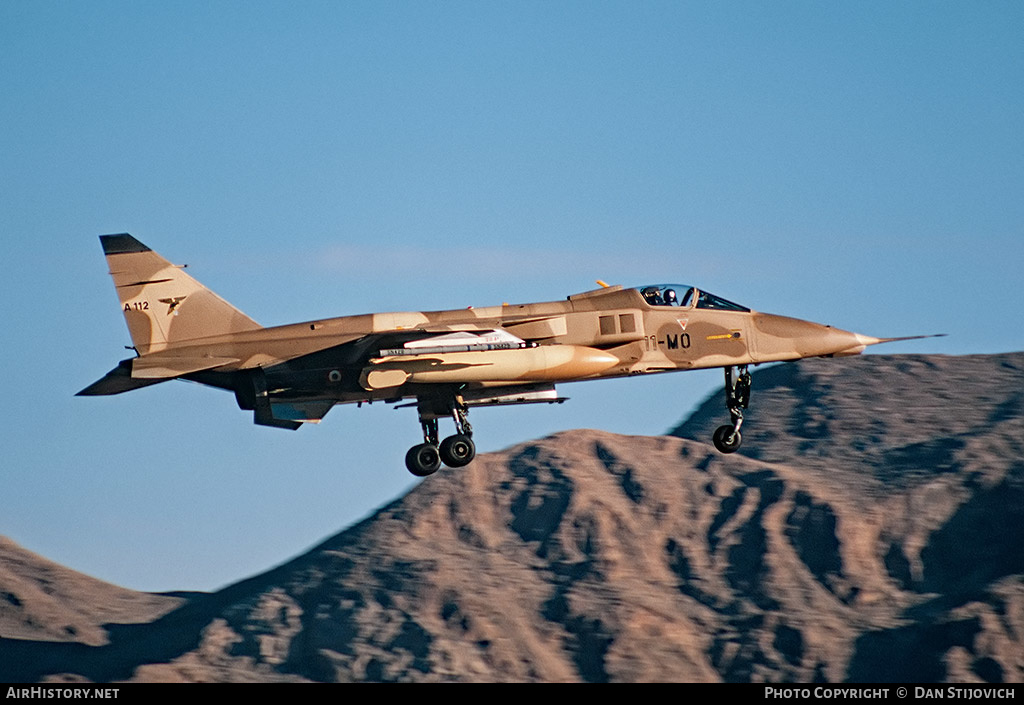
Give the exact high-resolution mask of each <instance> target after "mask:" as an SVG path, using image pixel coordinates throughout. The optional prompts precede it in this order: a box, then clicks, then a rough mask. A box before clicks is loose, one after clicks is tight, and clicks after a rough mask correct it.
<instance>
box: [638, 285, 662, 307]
mask: <svg viewBox="0 0 1024 705" xmlns="http://www.w3.org/2000/svg"><path fill="white" fill-rule="evenodd" d="M640 293H642V294H643V297H644V301H646V302H647V303H649V304H650V305H651V306H661V305H662V303H661V294H659V293H658V288H657V287H655V286H651V287H648V288H646V289H644V290H643V291H642V292H640Z"/></svg>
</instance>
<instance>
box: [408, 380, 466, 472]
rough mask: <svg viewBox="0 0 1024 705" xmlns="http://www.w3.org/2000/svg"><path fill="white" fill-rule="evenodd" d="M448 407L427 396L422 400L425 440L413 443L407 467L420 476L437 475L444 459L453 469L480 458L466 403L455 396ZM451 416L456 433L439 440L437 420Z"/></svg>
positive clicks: (421, 411) (421, 417)
mask: <svg viewBox="0 0 1024 705" xmlns="http://www.w3.org/2000/svg"><path fill="white" fill-rule="evenodd" d="M445 406H447V408H446V409H444V408H438V406H437V404H436V403H433V404H432V403H430V402H429V401H427V400H423V399H421V400H420V401H419V403H418V408H419V413H420V426H422V427H423V443H421V444H419V445H415V446H413V447H412V448H410V449H409V452H408V453H406V454H405V467H406V468H408V470H409V472H411V473H412V474H413V475H416V476H417V477H426V476H427V475H433V474H434V473H435V472H437V471H438V470H439V469H440V468H441V463H442V462H443V463H444V464H445V465H447V466H448V467H450V468H461V467H463V466H465V465H469V463H471V462H472V461H473V458H475V457H476V444H474V443H473V427H472V426H471V425H470V424H469V417H468V414H467V412H466V407H465V405H464V404H462V403H460V401H459V399H452V400H451V401H450V402H449V403H447V404H446V405H445ZM449 415H450V416H451V417H452V419H453V420H454V421H455V435H453V436H448V437H447V438H445V439H444V440H443V441H441V442H440V443H438V428H437V420H438V418H440V417H441V416H449Z"/></svg>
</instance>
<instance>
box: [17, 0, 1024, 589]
mask: <svg viewBox="0 0 1024 705" xmlns="http://www.w3.org/2000/svg"><path fill="white" fill-rule="evenodd" d="M1022 35H1024V6H1022V5H1021V4H1020V3H1016V2H986V3H944V2H902V3H889V2H855V3H843V4H838V3H820V2H770V3H769V2H763V3H747V2H737V3H729V2H721V3H718V2H714V3H713V2H704V3H696V2H695V3H689V2H464V3H463V2H445V3H436V2H340V1H338V2H303V3H284V2H280V3H268V2H202V3H198V2H195V3H192V2H176V3H157V2H97V1H90V2H88V3H79V2H44V1H40V2H27V1H12V0H3V1H2V2H0V95H2V96H3V99H2V100H0V233H2V239H0V243H2V248H3V249H2V254H3V258H2V265H0V266H2V267H3V277H2V284H0V287H2V290H0V320H2V322H3V326H4V337H3V343H4V344H3V346H2V348H0V355H2V357H0V360H2V362H3V367H4V370H5V371H6V385H5V386H6V394H5V396H6V403H5V404H4V405H3V411H2V412H0V413H2V414H3V423H2V424H0V429H2V430H0V439H2V440H3V444H4V447H5V453H4V461H3V466H4V491H3V492H2V493H0V533H3V534H6V535H8V536H10V537H12V538H13V539H15V540H16V541H18V542H20V543H22V544H23V545H25V546H26V547H28V548H29V549H31V550H34V551H36V552H39V553H41V554H43V555H46V556H47V557H50V558H52V559H54V560H57V561H60V562H62V563H65V564H66V565H69V566H71V567H74V568H77V569H79V570H82V571H84V572H87V573H90V574H92V575H95V576H97V577H100V578H103V579H105V580H109V581H111V582H115V583H118V584H121V585H125V586H127V587H133V588H137V589H144V590H171V589H213V588H216V587H219V586H222V585H224V584H226V583H229V582H232V581H234V580H236V579H239V578H242V577H245V576H248V575H251V574H253V573H255V572H258V571H260V570H263V569H265V568H268V567H270V566H271V565H274V564H276V563H279V562H281V561H283V560H285V559H287V558H288V557H290V556H292V555H294V554H296V553H298V552H300V551H301V550H303V549H305V548H306V547H308V546H310V545H312V544H314V543H316V542H317V541H318V540H319V539H321V538H323V537H325V536H327V535H329V534H331V533H334V532H336V531H338V530H339V529H341V528H343V527H344V526H346V525H348V524H350V523H352V522H353V521H355V520H357V519H359V518H361V517H363V516H366V515H367V514H369V513H371V512H372V511H373V510H374V509H375V508H377V507H379V506H380V505H382V504H384V503H385V502H387V501H388V500H390V499H392V498H394V497H396V496H398V495H399V494H401V493H402V492H404V491H406V490H407V489H408V488H410V487H412V486H413V485H414V484H415V483H414V480H413V478H412V477H411V476H410V475H408V474H407V472H406V471H405V469H404V466H403V461H402V458H403V456H404V453H405V450H406V449H407V448H408V447H409V446H410V445H412V444H413V443H415V442H417V440H418V435H419V431H418V426H417V423H416V419H415V413H414V412H413V411H410V410H399V411H395V410H393V409H391V408H390V407H383V406H380V405H373V406H372V407H369V408H366V407H364V408H363V409H356V408H355V407H338V408H336V409H334V410H333V411H332V412H331V413H330V414H328V416H327V417H326V419H325V420H324V423H323V424H321V425H320V426H318V427H309V426H306V427H303V428H302V429H300V430H299V431H297V432H294V433H291V432H285V431H279V430H277V429H267V428H261V427H256V426H254V425H253V424H252V420H251V414H248V413H245V412H242V411H240V410H238V409H237V408H236V407H235V404H234V400H233V398H232V397H231V396H230V395H228V394H224V393H220V392H218V391H216V390H211V389H206V388H202V387H200V386H198V385H193V384H188V383H169V384H164V385H158V386H155V387H151V388H147V389H143V390H140V391H137V392H134V393H131V394H126V395H121V396H116V397H106V398H76V397H74V396H73V395H74V393H75V392H77V391H78V390H79V389H81V388H82V387H84V386H86V385H87V384H89V383H91V382H92V381H94V380H95V379H97V378H99V377H100V376H102V375H103V374H104V373H105V372H106V371H107V370H109V369H110V368H112V367H113V366H114V365H115V364H116V362H117V361H118V360H120V359H122V358H123V357H126V352H125V351H124V349H123V346H124V345H125V344H127V343H128V342H129V338H128V335H127V330H126V329H125V326H124V322H123V319H122V318H121V316H120V314H119V312H118V307H117V299H116V296H115V294H114V291H113V286H112V284H111V282H110V279H109V277H108V276H107V269H106V264H105V262H104V261H103V257H102V252H101V249H100V246H99V242H98V240H97V236H98V235H100V234H104V233H116V232H130V233H132V234H133V235H135V236H136V237H137V238H138V239H140V240H142V241H143V242H145V243H146V244H148V245H150V246H151V247H153V248H154V249H156V250H157V251H159V252H160V253H161V254H163V255H165V256H166V257H168V258H169V259H171V260H173V261H175V262H179V263H187V264H189V265H190V268H189V272H190V273H191V274H192V275H193V276H195V277H196V278H198V279H199V280H200V281H202V282H203V283H205V284H206V285H208V286H210V287H211V288H212V289H214V290H215V291H217V292H218V293H219V294H221V295H222V296H223V297H224V298H226V299H228V300H229V301H231V302H232V303H233V304H234V305H236V306H237V307H239V308H240V309H242V310H243V311H245V312H246V313H247V314H249V315H250V316H251V317H253V318H254V319H255V320H257V321H259V322H260V323H262V324H264V325H274V324H281V323H288V322H293V321H298V320H307V319H311V318H319V317H326V316H334V315H345V314H356V313H364V312H369V311H379V310H418V309H443V308H458V307H464V306H468V305H475V306H482V305H492V304H498V303H501V302H503V301H508V302H511V303H515V302H527V301H539V300H553V299H561V298H563V297H564V296H566V295H568V294H571V293H575V292H578V291H583V290H586V289H590V288H593V287H594V280H595V279H603V280H606V281H609V282H613V283H623V284H627V285H634V284H640V283H644V282H661V281H677V282H683V283H693V284H698V285H703V286H705V287H707V288H708V289H709V290H711V291H713V292H715V293H717V294H720V295H722V296H724V297H726V298H729V299H732V300H735V301H738V302H741V303H743V304H745V305H748V306H751V307H753V308H755V309H758V310H763V311H769V312H773V313H782V314H788V315H793V316H798V317H801V318H808V319H811V320H815V321H818V322H822V323H828V324H832V325H836V326H839V327H842V328H846V329H848V330H855V331H857V332H861V333H867V334H871V335H879V336H890V335H913V334H922V333H939V332H941V333H949V334H950V337H947V338H940V339H934V340H925V341H917V342H912V343H900V344H895V345H892V346H889V347H888V349H885V350H882V349H879V352H922V353H943V354H967V353H994V352H1004V351H1010V350H1021V349H1024V335H1022V333H1021V323H1022V320H1024V316H1022V314H1021V311H1022V308H1024V283H1022V279H1024V278H1022V276H1021V271H1020V270H1021V265H1022V263H1024V198H1022V197H1021V194H1024V130H1022V129H1021V125H1022V124H1024V91H1022V90H1021V86H1022V85H1024V41H1022ZM836 364H842V361H841V360H837V361H836ZM720 379H721V376H720V373H719V372H718V371H713V372H694V373H686V374H678V375H672V376H663V377H659V378H656V379H644V380H639V379H634V380H623V381H615V382H602V383H582V384H575V385H566V386H565V387H564V388H563V389H561V391H562V392H563V394H565V395H567V396H569V397H570V398H571V400H570V401H569V402H567V403H566V404H563V405H560V406H555V407H546V406H545V407H536V408H528V407H524V408H513V409H507V410H498V409H493V410H492V409H483V410H479V411H477V412H475V413H474V415H473V422H474V428H475V430H476V440H477V441H478V444H479V446H480V448H481V450H482V451H487V450H496V449H500V448H504V447H507V446H509V445H512V444H514V443H517V442H520V441H525V440H528V439H530V438H534V437H537V436H541V435H546V434H549V433H552V432H555V431H558V430H563V429H568V428H577V427H591V428H601V429H605V430H608V431H615V432H620V433H627V434H657V433H661V432H664V431H665V430H666V429H668V428H669V427H671V426H672V425H674V424H675V423H676V422H677V421H678V420H679V419H680V418H682V417H683V416H684V415H685V414H686V413H688V411H689V410H690V409H691V408H692V407H693V406H694V405H695V404H696V403H698V402H700V401H701V400H702V399H703V398H704V396H705V395H706V394H708V393H710V392H712V391H715V392H717V390H718V388H719V386H720ZM753 403H754V404H757V395H756V390H755V393H754V398H753ZM950 413H955V410H951V411H950ZM723 416H724V409H723ZM427 481H429V480H427Z"/></svg>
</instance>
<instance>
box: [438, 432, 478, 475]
mask: <svg viewBox="0 0 1024 705" xmlns="http://www.w3.org/2000/svg"><path fill="white" fill-rule="evenodd" d="M475 457H476V444H475V443H473V439H472V438H470V437H469V436H467V435H466V434H464V433H457V434H455V435H454V436H448V437H447V438H445V439H444V440H443V441H441V460H443V461H444V464H445V465H447V466H448V467H451V468H461V467H462V466H464V465H469V463H471V462H472V461H473V458H475Z"/></svg>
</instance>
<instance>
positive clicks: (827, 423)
mask: <svg viewBox="0 0 1024 705" xmlns="http://www.w3.org/2000/svg"><path fill="white" fill-rule="evenodd" d="M1022 410H1024V354H1021V353H1015V354H1007V355H993V356H968V357H942V356H888V357H883V356H865V357H863V358H856V359H844V360H806V361H801V362H798V363H789V364H785V365H779V366H773V367H768V368H765V369H761V370H757V371H756V372H755V373H754V396H753V401H752V409H751V412H750V413H749V414H748V417H747V418H748V421H747V422H746V423H745V425H744V446H743V449H742V450H741V451H740V453H738V454H736V455H732V456H723V455H720V454H719V453H717V452H716V451H715V450H714V449H713V447H712V446H711V445H710V443H708V439H709V438H710V430H713V428H714V427H715V426H716V425H718V424H720V423H722V422H723V420H724V418H725V417H726V414H725V410H724V403H723V400H722V399H720V398H719V396H718V395H715V396H714V397H713V398H711V399H709V400H708V402H707V403H706V404H705V405H704V406H702V407H701V408H700V409H698V411H697V412H696V413H695V414H693V415H692V416H691V418H690V419H688V420H687V421H686V422H684V423H683V424H681V425H680V426H679V427H678V428H677V429H675V430H674V431H673V433H674V434H676V435H677V436H682V437H673V436H658V437H626V436H618V435H614V434H610V433H604V432H599V431H588V430H581V431H571V432H565V433H560V434H556V435H554V436H550V437H548V438H544V439H540V440H537V441H531V442H528V443H524V444H521V445H518V446H516V447H514V448H511V449H508V450H506V451H504V452H501V453H492V454H487V455H483V456H481V457H480V458H479V459H478V460H477V461H475V462H474V463H473V464H472V465H470V466H469V467H467V468H465V469H462V470H459V471H442V472H441V473H438V474H437V475H435V476H432V477H431V478H429V479H427V480H426V481H424V482H423V483H421V484H420V485H418V486H417V487H416V488H415V489H414V490H412V491H411V492H410V493H409V494H407V495H406V496H404V497H402V498H399V499H397V500H395V501H394V502H392V503H391V504H390V505H388V506H386V507H384V508H382V509H381V510H380V511H379V512H377V513H376V514H375V515H374V516H372V517H370V518H368V519H366V520H364V521H363V522H361V523H359V524H358V525H356V526H353V527H351V528H349V529H346V530H345V531H343V532H341V533H339V534H338V535H336V536H334V537H331V538H330V539H328V540H326V541H325V542H324V543H322V544H321V545H320V546H318V547H316V548H315V549H313V550H312V551H310V552H308V553H306V554H304V555H302V556H299V557H297V558H295V559H293V560H292V561H290V562H288V563H286V564H284V565H281V566H279V567H277V568H275V569H273V570H271V571H268V572H267V573H263V574H261V575H258V576H254V577H252V578H250V579H248V580H245V581H242V582H240V583H237V584H235V585H232V586H230V587H228V588H226V589H224V590H221V591H218V592H216V593H212V594H208V595H194V596H189V597H187V598H183V597H168V596H148V597H145V599H143V597H138V598H137V599H138V600H139V602H138V603H137V604H138V605H139V607H138V610H136V612H135V613H134V614H128V613H124V612H122V613H120V614H108V613H106V612H104V613H99V612H95V613H94V614H92V616H91V617H90V618H91V619H92V620H93V621H92V625H91V627H90V629H93V631H90V630H88V629H85V628H84V627H76V632H77V631H79V629H80V630H81V633H82V636H76V634H72V633H70V632H68V631H67V630H64V631H63V632H62V631H61V630H62V626H61V622H62V621H65V622H67V621H69V617H67V616H66V615H65V614H61V615H59V616H58V617H57V618H56V619H55V621H53V622H52V623H50V624H47V625H45V627H40V628H38V629H35V630H33V629H28V628H25V627H24V626H23V627H22V630H21V631H20V632H18V631H16V630H15V631H12V624H13V623H16V622H17V621H18V619H19V618H21V617H24V615H25V610H24V609H22V611H21V612H19V611H18V606H16V605H14V604H13V602H12V601H11V600H10V599H8V600H7V601H6V603H5V602H3V601H0V656H2V658H0V678H3V679H4V680H14V681H35V680H54V679H61V680H76V679H86V680H93V681H115V680H140V681H291V680H295V681H363V680H371V681H390V680H395V681H591V682H600V681H702V682H703V681H722V680H724V681H765V682H787V681H805V682H807V681H829V682H839V681H891V680H903V681H922V682H937V681H943V680H949V681H957V682H969V681H988V682H999V681H1019V680H1021V678H1022V677H1024V551H1021V550H1020V549H1019V547H1020V546H1021V545H1022V542H1021V539H1022V538H1024V414H1022V413H1021V412H1022ZM709 429H710V430H709ZM12 574H13V572H12V569H11V566H10V564H9V561H8V560H6V559H5V558H4V553H3V552H0V594H7V595H10V596H13V597H14V598H15V600H17V601H20V602H21V603H22V604H21V606H20V607H21V608H24V607H25V606H26V605H28V603H29V600H28V599H27V598H23V597H22V596H23V595H25V592H24V588H21V587H18V584H17V583H15V582H14V581H13V578H12V577H11V576H12ZM110 587H111V588H112V589H114V590H120V588H113V586H110ZM72 592H73V591H72ZM60 594H61V595H65V594H68V593H67V592H62V593H60ZM96 594H97V596H98V600H99V603H100V604H106V603H107V602H108V598H105V597H103V596H102V594H101V593H100V592H97V593H96ZM112 594H113V593H111V595H112ZM61 599H66V598H61ZM109 600H113V597H110V598H109ZM146 600H151V601H152V602H146ZM168 600H178V602H176V603H174V604H172V603H171V602H168ZM58 601H60V599H58ZM122 602H123V601H122ZM142 605H145V607H143V606H142ZM147 610H148V611H147ZM168 610H169V611H168ZM33 614H35V613H33ZM43 621H46V620H43ZM82 624H84V622H82ZM96 630H98V631H96ZM86 632H88V633H89V636H88V637H86V636H84V635H85V634H86Z"/></svg>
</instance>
